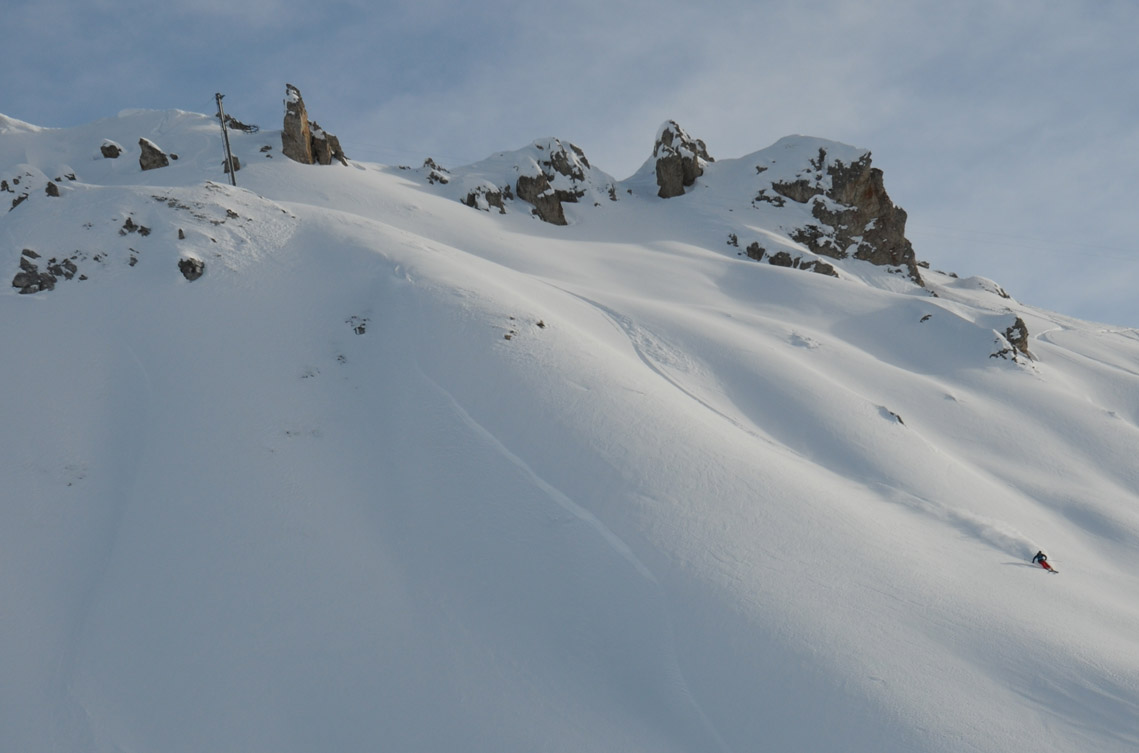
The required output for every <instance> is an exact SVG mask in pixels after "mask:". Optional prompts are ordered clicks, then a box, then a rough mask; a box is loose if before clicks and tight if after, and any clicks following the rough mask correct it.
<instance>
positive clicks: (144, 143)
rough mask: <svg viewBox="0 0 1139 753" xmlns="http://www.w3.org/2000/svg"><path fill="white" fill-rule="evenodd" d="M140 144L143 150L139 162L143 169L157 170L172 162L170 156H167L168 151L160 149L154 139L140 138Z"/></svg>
mask: <svg viewBox="0 0 1139 753" xmlns="http://www.w3.org/2000/svg"><path fill="white" fill-rule="evenodd" d="M138 146H139V149H141V150H142V152H141V153H140V154H139V155H138V164H139V167H141V168H142V169H143V170H155V169H157V168H160V167H166V166H167V165H169V164H170V158H169V157H167V156H166V152H164V151H162V150H161V149H159V148H158V146H157V145H156V144H155V143H154V142H153V141H150V140H148V139H139V140H138Z"/></svg>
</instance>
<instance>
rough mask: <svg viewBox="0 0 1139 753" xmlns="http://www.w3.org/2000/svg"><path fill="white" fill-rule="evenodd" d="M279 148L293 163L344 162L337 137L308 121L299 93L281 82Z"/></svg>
mask: <svg viewBox="0 0 1139 753" xmlns="http://www.w3.org/2000/svg"><path fill="white" fill-rule="evenodd" d="M281 151H282V152H284V154H285V156H286V157H288V158H289V159H291V160H293V161H294V162H300V163H302V164H305V165H331V164H332V160H336V161H337V162H339V163H340V164H342V165H347V164H348V158H347V157H345V156H344V150H343V149H341V148H340V139H338V138H336V136H334V135H332V134H331V133H328V132H327V131H325V130H324V129H322V128H321V127H320V126H319V125H318V124H317V123H316V122H315V121H311V122H310V121H309V117H308V110H307V109H306V108H305V102H304V99H303V98H302V97H301V92H300V90H299V89H297V87H295V86H293V85H292V84H285V122H284V126H283V128H282V130H281Z"/></svg>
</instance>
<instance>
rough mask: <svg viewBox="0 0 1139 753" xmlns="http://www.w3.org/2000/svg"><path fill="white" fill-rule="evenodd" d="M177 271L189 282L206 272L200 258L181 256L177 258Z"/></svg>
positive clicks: (204, 264)
mask: <svg viewBox="0 0 1139 753" xmlns="http://www.w3.org/2000/svg"><path fill="white" fill-rule="evenodd" d="M178 271H179V272H181V273H182V276H183V277H185V278H186V279H187V280H189V281H190V282H193V281H194V280H196V279H198V278H199V277H201V276H202V275H204V274H205V273H206V263H205V262H204V261H202V260H201V259H193V258H190V257H183V258H181V259H179V260H178Z"/></svg>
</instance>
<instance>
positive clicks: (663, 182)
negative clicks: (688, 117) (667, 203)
mask: <svg viewBox="0 0 1139 753" xmlns="http://www.w3.org/2000/svg"><path fill="white" fill-rule="evenodd" d="M653 158H654V159H655V160H656V178H657V186H659V187H660V190H659V191H657V196H659V197H661V198H662V199H668V198H671V197H673V196H680V195H682V194H683V193H684V189H685V188H687V187H688V186H691V185H692V184H693V183H695V182H696V179H697V178H699V177H700V176H701V175H703V174H704V165H705V164H707V163H708V162H714V161H715V160H713V159H712V157H711V156H709V154H708V149H707V148H706V147H705V146H704V142H703V141H701V140H700V139H694V138H692V137H691V136H689V135H688V134H687V133H686V132H685V130H684V129H683V128H681V127H680V126H679V125H678V124H677V123H676V121H675V120H670V121H668V122H666V123H665V124H664V125H662V126H661V127H660V129H659V130H658V131H657V138H656V143H655V144H654V145H653Z"/></svg>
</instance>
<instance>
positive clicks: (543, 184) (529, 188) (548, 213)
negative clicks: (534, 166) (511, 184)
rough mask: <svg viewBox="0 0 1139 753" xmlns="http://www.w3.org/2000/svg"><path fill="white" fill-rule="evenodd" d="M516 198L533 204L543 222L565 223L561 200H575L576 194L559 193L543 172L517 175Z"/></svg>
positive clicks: (552, 223)
mask: <svg viewBox="0 0 1139 753" xmlns="http://www.w3.org/2000/svg"><path fill="white" fill-rule="evenodd" d="M515 190H516V191H517V193H518V198H520V199H522V200H523V201H525V202H528V203H530V204H532V205H533V206H534V214H536V215H537V216H538V217H539V218H540V219H541V220H542V221H543V222H548V223H550V224H551V225H565V224H567V223H566V213H565V210H564V209H562V201H577V196H576V195H575V194H573V193H570V194H569V195H568V196H566V195H565V192H563V193H562V195H559V194H558V192H557V191H555V190H554V189H553V187H552V186H551V185H550V179H549V177H547V176H546V175H545V174H544V173H539V174H538V175H533V176H531V175H519V176H518V185H517V186H515Z"/></svg>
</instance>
